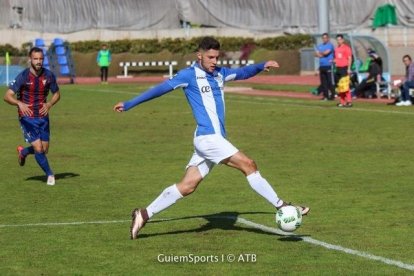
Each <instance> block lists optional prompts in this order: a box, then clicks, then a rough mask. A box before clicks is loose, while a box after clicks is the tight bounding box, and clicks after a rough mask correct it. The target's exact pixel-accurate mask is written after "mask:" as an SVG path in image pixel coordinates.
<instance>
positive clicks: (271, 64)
mask: <svg viewBox="0 0 414 276" xmlns="http://www.w3.org/2000/svg"><path fill="white" fill-rule="evenodd" d="M270 68H279V63H277V62H276V61H274V60H269V61H268V62H266V63H265V65H264V70H265V71H266V72H269V71H270Z"/></svg>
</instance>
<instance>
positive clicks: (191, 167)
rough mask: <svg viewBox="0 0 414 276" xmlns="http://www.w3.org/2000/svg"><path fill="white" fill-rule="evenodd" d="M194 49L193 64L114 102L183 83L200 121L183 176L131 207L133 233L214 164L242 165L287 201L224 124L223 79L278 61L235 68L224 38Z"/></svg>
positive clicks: (253, 181) (260, 187)
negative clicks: (222, 62)
mask: <svg viewBox="0 0 414 276" xmlns="http://www.w3.org/2000/svg"><path fill="white" fill-rule="evenodd" d="M196 55H197V62H196V63H195V64H194V65H192V66H190V67H188V68H186V69H183V70H180V71H179V72H178V73H177V74H176V75H175V76H174V77H172V78H171V79H169V80H166V81H164V82H163V83H161V84H159V85H157V86H155V87H153V88H151V89H150V90H148V91H146V92H144V93H143V94H141V95H139V96H137V97H135V98H133V99H131V100H130V101H127V102H120V103H117V104H116V105H115V106H114V108H113V109H114V111H117V112H123V111H127V110H129V109H131V108H133V107H134V106H136V105H139V104H141V103H143V102H146V101H149V100H151V99H154V98H156V97H159V96H161V95H164V94H166V93H168V92H170V91H172V90H174V89H176V88H183V90H184V93H185V96H186V97H187V100H188V103H189V104H190V106H191V109H192V111H193V116H194V119H195V120H196V123H197V128H196V131H195V134H194V141H193V142H194V148H195V151H194V154H193V156H192V158H191V160H190V162H189V163H188V165H187V169H186V172H185V174H184V177H183V178H182V180H181V181H180V182H178V183H177V184H173V185H171V186H170V187H167V188H166V189H165V190H164V191H163V192H162V193H161V194H160V195H159V196H158V197H157V198H156V199H155V200H154V201H153V202H152V203H151V204H150V205H148V207H147V208H141V209H135V210H133V211H132V224H131V239H136V238H137V237H138V233H139V231H140V230H141V229H142V228H143V227H144V225H145V223H146V222H147V221H148V220H149V219H150V218H151V217H152V216H153V215H155V214H157V213H159V212H161V211H162V210H165V209H166V208H168V207H170V206H171V205H172V204H174V203H175V202H176V201H177V200H179V199H181V198H182V197H185V196H187V195H189V194H191V193H192V192H194V191H195V189H196V188H197V186H198V184H200V182H201V181H202V180H203V178H204V177H205V176H206V175H207V174H208V173H209V172H210V171H211V170H212V169H213V167H214V165H216V164H225V165H227V166H229V167H232V168H236V169H238V170H240V171H241V172H242V173H243V174H244V175H245V176H246V178H247V181H248V182H249V184H250V186H251V187H252V188H253V190H255V191H256V192H257V193H258V194H260V195H261V196H263V197H264V198H265V199H266V200H268V201H269V202H270V203H271V204H272V205H273V206H274V207H275V208H276V209H278V208H280V207H282V206H285V205H289V204H288V203H286V202H284V201H283V200H282V199H280V198H279V197H278V196H277V194H276V192H275V191H274V190H273V188H272V186H270V184H269V183H268V182H267V180H266V179H264V178H263V177H262V176H261V175H260V173H259V171H258V169H257V165H256V163H255V162H254V161H253V160H252V159H250V158H249V157H247V156H246V155H245V154H244V153H242V152H241V151H239V150H238V149H237V148H236V147H235V146H233V145H232V144H231V143H230V142H229V141H228V140H227V139H226V128H225V113H224V111H225V108H224V107H225V105H224V91H223V87H224V83H225V82H227V81H232V80H244V79H248V78H250V77H253V76H255V75H256V74H258V73H259V72H261V71H263V70H266V71H268V70H269V69H270V68H277V67H279V65H278V63H277V62H276V61H268V62H265V63H260V64H255V65H249V66H245V67H242V68H237V69H229V68H224V67H223V68H221V67H217V66H216V65H217V61H218V58H219V55H220V43H219V42H218V41H217V40H216V39H214V38H212V37H205V38H203V39H202V40H201V42H200V44H199V47H198V51H197V53H196ZM298 208H299V210H300V211H301V212H302V215H306V214H307V213H308V212H309V210H310V209H309V207H302V206H298Z"/></svg>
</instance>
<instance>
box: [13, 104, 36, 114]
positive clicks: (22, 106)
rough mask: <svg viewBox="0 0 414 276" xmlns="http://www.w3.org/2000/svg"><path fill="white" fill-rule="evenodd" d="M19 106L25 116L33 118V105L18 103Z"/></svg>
mask: <svg viewBox="0 0 414 276" xmlns="http://www.w3.org/2000/svg"><path fill="white" fill-rule="evenodd" d="M17 106H18V107H19V109H20V111H21V112H22V114H23V115H24V116H33V111H32V110H31V109H30V107H31V105H29V104H25V103H23V102H18V104H17Z"/></svg>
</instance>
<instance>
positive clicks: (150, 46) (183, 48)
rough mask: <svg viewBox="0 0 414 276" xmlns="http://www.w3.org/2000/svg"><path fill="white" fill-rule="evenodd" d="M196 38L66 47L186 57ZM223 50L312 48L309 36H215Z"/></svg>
mask: <svg viewBox="0 0 414 276" xmlns="http://www.w3.org/2000/svg"><path fill="white" fill-rule="evenodd" d="M200 39H201V38H200V37H197V38H191V39H184V38H176V39H171V38H166V39H160V40H158V39H134V40H116V41H108V42H103V41H96V40H95V41H80V42H72V43H71V44H70V47H71V49H72V51H77V52H80V53H90V52H96V51H98V50H99V49H100V47H101V45H102V44H104V43H105V44H107V45H108V47H109V48H110V49H111V52H112V53H114V54H119V53H125V52H129V53H132V54H140V53H146V54H153V53H159V52H162V51H163V50H168V51H170V52H172V53H181V54H188V53H191V52H194V51H195V50H196V49H197V45H198V43H199V41H200ZM218 40H219V41H220V44H221V49H222V50H223V51H239V50H240V49H241V48H242V47H243V46H245V45H253V46H257V47H260V48H264V49H267V50H294V49H300V48H303V47H310V46H312V45H313V40H312V37H311V36H309V35H290V36H281V37H274V38H265V39H261V40H254V39H253V38H242V37H219V38H218Z"/></svg>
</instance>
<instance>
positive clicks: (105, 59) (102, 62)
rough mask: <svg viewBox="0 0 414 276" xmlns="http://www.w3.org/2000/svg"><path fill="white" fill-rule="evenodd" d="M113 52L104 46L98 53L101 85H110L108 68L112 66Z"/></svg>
mask: <svg viewBox="0 0 414 276" xmlns="http://www.w3.org/2000/svg"><path fill="white" fill-rule="evenodd" d="M111 60H112V57H111V51H109V49H108V47H107V45H106V44H103V45H102V48H101V50H99V52H98V56H97V57H96V62H97V63H98V66H99V67H100V68H101V83H102V84H108V68H109V65H111Z"/></svg>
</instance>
